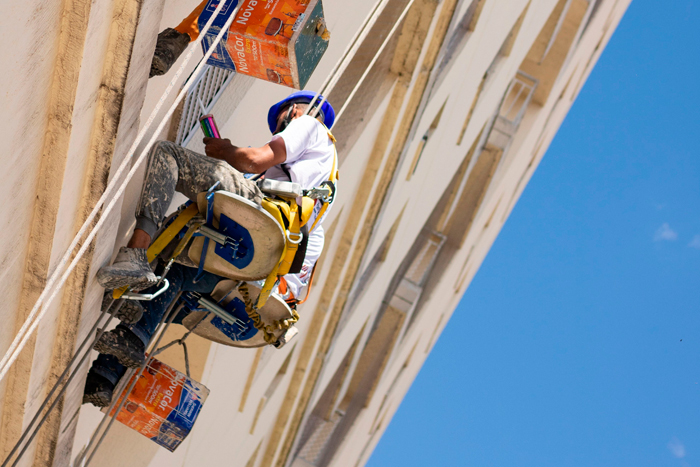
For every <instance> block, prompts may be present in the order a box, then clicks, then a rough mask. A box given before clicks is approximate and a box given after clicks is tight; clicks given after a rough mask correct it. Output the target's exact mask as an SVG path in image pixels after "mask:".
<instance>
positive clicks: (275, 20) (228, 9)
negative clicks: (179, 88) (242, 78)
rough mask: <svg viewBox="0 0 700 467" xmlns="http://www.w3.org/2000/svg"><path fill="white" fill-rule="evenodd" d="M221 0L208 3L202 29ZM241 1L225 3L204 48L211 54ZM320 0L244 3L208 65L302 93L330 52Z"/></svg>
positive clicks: (200, 23)
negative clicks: (328, 50)
mask: <svg viewBox="0 0 700 467" xmlns="http://www.w3.org/2000/svg"><path fill="white" fill-rule="evenodd" d="M219 1H220V0H209V2H208V3H207V5H206V6H205V8H204V11H203V12H202V14H201V15H200V16H199V21H198V24H199V27H200V29H202V28H204V25H205V24H206V22H207V21H208V20H209V18H210V17H211V15H212V14H213V12H214V10H215V9H216V8H217V6H218V5H219ZM237 3H238V0H226V3H225V5H224V7H223V8H222V10H221V12H220V13H219V16H218V17H217V18H216V19H215V20H214V23H213V24H212V27H211V28H210V29H209V31H208V32H207V34H206V35H205V37H204V39H203V40H202V47H203V48H204V50H205V51H206V50H208V49H209V47H210V46H211V44H212V43H213V42H214V39H215V38H216V35H217V34H218V33H219V31H221V28H222V27H223V26H224V24H225V22H226V20H227V19H228V18H229V17H230V16H231V14H233V10H234V9H235V7H236V5H237ZM329 39H330V34H329V32H328V31H327V30H326V29H325V19H324V16H323V5H322V3H321V0H268V1H265V0H242V4H241V8H240V9H239V10H238V13H237V14H236V18H235V19H234V20H233V23H232V24H231V26H230V28H229V29H228V31H227V32H226V33H225V35H224V37H223V39H222V40H221V42H220V43H219V45H218V46H217V48H216V50H215V51H214V53H213V54H212V55H211V57H210V59H209V61H208V62H207V63H209V64H210V65H214V66H218V67H221V68H227V69H231V70H235V71H236V72H237V73H242V74H245V75H248V76H253V77H256V78H260V79H264V80H266V81H271V82H273V83H277V84H282V85H284V86H289V87H293V88H296V89H303V88H304V86H305V85H306V83H307V82H308V80H309V78H310V77H311V74H312V73H313V71H314V69H315V68H316V65H318V62H319V61H320V60H321V57H322V56H323V54H324V53H325V51H326V49H327V48H328V40H329Z"/></svg>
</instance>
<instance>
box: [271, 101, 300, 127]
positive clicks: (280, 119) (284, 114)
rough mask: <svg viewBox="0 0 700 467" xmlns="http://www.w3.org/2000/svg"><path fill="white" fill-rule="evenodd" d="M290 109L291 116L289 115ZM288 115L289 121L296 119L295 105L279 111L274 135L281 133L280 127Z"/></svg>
mask: <svg viewBox="0 0 700 467" xmlns="http://www.w3.org/2000/svg"><path fill="white" fill-rule="evenodd" d="M290 109H291V114H290V113H289V111H290ZM288 114H289V116H290V121H291V120H294V119H295V118H296V117H297V115H296V114H297V105H296V104H292V105H291V106H289V105H288V106H286V107H284V108H283V109H282V110H280V113H278V114H277V129H276V130H275V133H279V132H280V131H282V126H283V123H284V121H285V120H286V119H287V115H288Z"/></svg>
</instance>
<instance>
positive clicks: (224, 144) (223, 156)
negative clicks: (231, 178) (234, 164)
mask: <svg viewBox="0 0 700 467" xmlns="http://www.w3.org/2000/svg"><path fill="white" fill-rule="evenodd" d="M236 149H237V148H236V146H234V145H233V144H231V140H230V139H228V138H226V139H219V138H204V152H205V153H206V154H207V156H209V157H213V158H214V159H220V160H222V161H228V160H229V158H230V157H232V156H233V155H234V153H235V152H236Z"/></svg>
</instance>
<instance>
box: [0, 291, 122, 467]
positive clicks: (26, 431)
mask: <svg viewBox="0 0 700 467" xmlns="http://www.w3.org/2000/svg"><path fill="white" fill-rule="evenodd" d="M114 302H115V300H112V301H111V302H110V303H109V305H107V307H105V309H104V310H102V313H100V316H98V317H97V320H96V321H95V324H94V325H93V326H92V328H91V329H90V331H88V333H87V335H86V336H85V339H83V342H82V343H81V344H80V347H78V350H77V351H76V352H75V354H74V355H73V358H72V359H71V361H70V362H68V365H67V366H66V369H65V370H63V373H61V376H59V377H58V379H57V380H56V382H55V383H54V385H53V387H52V388H51V390H50V391H49V393H48V395H47V396H46V397H45V398H44V401H43V402H42V403H41V406H40V407H39V408H38V409H37V411H36V413H35V414H34V417H33V418H32V420H31V421H30V422H29V424H28V425H27V427H26V428H25V429H24V431H23V432H22V436H21V437H20V438H19V440H17V443H15V445H14V447H13V448H12V450H11V451H10V453H9V454H8V455H7V457H6V458H5V460H4V461H3V463H2V467H5V466H7V465H8V462H10V459H11V458H12V456H13V455H14V454H15V452H17V449H19V447H20V446H21V445H22V442H24V440H25V438H26V437H27V435H28V434H29V432H30V431H31V430H33V431H32V434H31V435H30V436H29V439H28V440H27V442H26V443H25V444H24V447H23V448H22V450H21V451H20V452H19V454H18V455H17V458H16V459H15V461H14V462H13V463H12V466H13V467H14V466H15V465H17V463H18V462H19V460H20V459H21V458H22V456H23V455H24V453H25V451H26V450H27V448H29V446H30V445H31V444H32V441H33V440H34V437H35V436H36V435H37V433H38V432H39V430H40V429H41V427H42V426H43V425H44V422H45V421H46V419H47V418H48V416H49V414H51V412H52V411H53V409H54V407H56V405H57V404H58V402H59V401H60V400H61V396H63V394H64V393H65V392H66V390H67V389H68V385H69V384H70V382H71V381H72V380H73V378H74V377H75V375H76V374H78V370H79V369H80V368H81V367H82V366H83V363H85V360H86V359H87V357H88V356H89V355H90V351H91V350H92V345H90V346H89V347H88V348H87V349H85V352H84V353H83V356H82V357H81V358H80V361H79V362H78V364H77V365H76V366H75V368H74V369H73V371H71V372H70V376H68V380H67V381H66V382H65V384H64V385H63V387H62V388H61V390H60V391H59V392H58V394H57V395H56V398H55V399H54V401H53V403H52V404H51V406H50V407H49V408H48V410H47V411H46V413H45V414H44V416H43V417H42V418H41V420H40V421H39V423H38V425H37V426H36V427H34V424H35V423H36V421H37V420H38V419H39V415H41V412H42V411H43V410H44V408H45V407H46V406H47V405H48V403H49V400H50V399H51V397H52V396H53V394H54V393H55V392H56V389H58V386H59V385H60V384H61V382H62V381H63V379H64V378H65V377H66V375H67V374H68V370H70V368H71V365H72V364H73V362H75V360H76V358H77V357H78V355H79V354H80V352H81V351H82V350H83V348H84V347H85V344H87V343H88V342H93V343H94V342H95V341H97V340H98V339H99V338H100V337H101V336H102V334H103V333H104V332H105V329H106V328H107V326H109V323H110V322H111V321H112V319H113V318H114V315H116V314H117V312H118V311H119V310H120V309H121V307H122V306H123V305H124V302H123V301H120V302H119V303H118V304H117V306H116V308H115V309H114V310H113V311H111V312H109V313H108V310H109V309H110V308H111V307H112V305H113V304H114ZM105 316H109V319H107V321H106V322H105V323H104V324H102V325H100V320H102V318H103V317H105ZM100 326H101V328H99V327H100ZM98 328H99V330H98V333H97V335H96V336H95V338H94V340H92V341H91V339H90V337H91V336H92V333H93V332H94V331H95V330H96V329H98Z"/></svg>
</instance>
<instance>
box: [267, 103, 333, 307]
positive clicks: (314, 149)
mask: <svg viewBox="0 0 700 467" xmlns="http://www.w3.org/2000/svg"><path fill="white" fill-rule="evenodd" d="M274 138H282V139H283V140H284V145H285V148H286V150H287V159H286V160H285V162H284V164H283V165H284V166H285V167H286V168H287V171H288V172H289V177H288V176H287V174H286V173H285V171H284V170H283V169H282V168H281V167H280V166H279V165H276V166H274V167H271V168H269V169H268V170H267V172H265V177H266V178H270V179H272V180H283V181H290V177H291V181H292V182H295V183H298V184H300V185H301V187H302V188H303V189H304V190H310V189H311V188H314V187H317V186H319V185H321V183H323V182H324V181H326V180H328V179H329V178H330V175H331V170H333V160H334V158H335V148H334V147H333V141H331V139H330V138H329V137H328V130H326V127H324V126H323V124H322V123H321V122H319V121H318V120H316V119H315V118H313V117H311V116H309V115H304V116H301V117H299V118H295V119H294V120H292V121H291V122H290V123H289V125H288V126H287V128H285V129H284V131H282V132H280V133H278V134H276V135H275V136H274V137H273V139H274ZM298 202H301V200H298ZM322 206H323V203H322V202H321V201H319V200H316V203H315V205H314V211H313V213H312V214H311V218H310V219H309V221H308V225H309V227H310V226H311V225H313V223H314V222H315V219H316V217H317V216H318V213H319V211H320V210H321V207H322ZM329 211H330V206H329V207H328V208H327V209H326V212H325V213H324V215H323V218H325V217H326V215H327V214H328V212H329ZM323 218H321V219H320V220H319V222H318V223H317V224H316V227H315V228H314V230H313V231H311V232H309V242H308V245H307V247H306V255H305V257H304V264H303V266H302V269H301V272H300V273H299V274H287V275H286V276H284V279H285V280H286V281H287V285H288V287H289V291H290V292H291V293H293V294H294V296H295V297H296V298H299V299H301V298H303V297H301V296H300V293H301V289H303V288H304V287H305V286H306V284H307V283H308V281H309V277H310V275H311V270H312V269H313V267H314V264H316V260H318V258H319V256H321V251H323V242H324V234H323V228H322V227H321V222H323Z"/></svg>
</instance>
